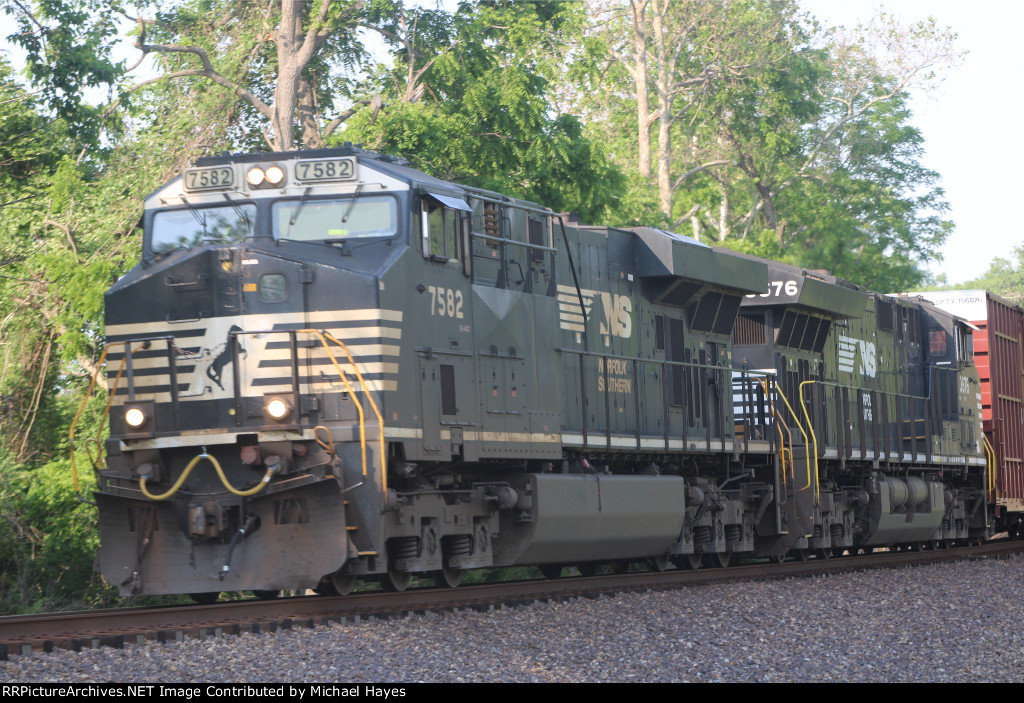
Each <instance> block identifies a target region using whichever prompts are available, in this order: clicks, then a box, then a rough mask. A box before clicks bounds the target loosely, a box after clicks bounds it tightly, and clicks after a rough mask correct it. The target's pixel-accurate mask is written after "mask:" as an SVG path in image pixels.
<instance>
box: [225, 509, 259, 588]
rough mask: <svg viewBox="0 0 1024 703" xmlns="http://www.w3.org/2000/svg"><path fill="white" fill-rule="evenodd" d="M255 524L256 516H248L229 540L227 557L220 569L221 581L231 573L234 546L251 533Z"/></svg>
mask: <svg viewBox="0 0 1024 703" xmlns="http://www.w3.org/2000/svg"><path fill="white" fill-rule="evenodd" d="M255 524H256V516H255V515H250V516H249V517H248V518H246V520H245V523H243V525H242V526H241V527H239V528H238V531H237V532H236V533H235V535H234V536H233V537H232V538H231V543H230V544H229V545H228V555H227V557H225V559H224V566H222V567H220V574H219V577H220V580H221V581H223V580H224V577H225V576H227V575H228V572H229V571H231V555H232V554H234V553H235V545H236V544H238V543H239V542H241V541H242V540H243V539H245V536H246V535H247V534H249V533H250V532H251V531H252V528H253V526H254V525H255Z"/></svg>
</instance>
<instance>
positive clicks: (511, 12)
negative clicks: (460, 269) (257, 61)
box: [338, 3, 624, 222]
mask: <svg viewBox="0 0 1024 703" xmlns="http://www.w3.org/2000/svg"><path fill="white" fill-rule="evenodd" d="M574 10H575V7H574V6H572V5H571V4H568V3H484V4H480V5H473V4H469V3H464V4H463V5H462V6H461V7H460V9H459V12H457V13H456V14H455V15H454V16H452V15H448V14H446V13H442V12H424V13H422V14H420V15H418V16H417V17H415V18H414V20H413V21H410V22H409V23H408V24H409V25H410V26H411V25H413V24H414V25H415V27H416V32H417V34H416V35H415V36H411V37H409V38H408V41H409V42H410V44H413V43H414V46H415V53H414V54H413V62H412V64H410V63H409V60H408V59H409V53H408V51H406V49H405V48H403V49H402V50H401V51H396V53H395V56H394V58H395V66H394V68H393V69H391V70H389V71H382V72H381V73H380V74H379V75H378V76H377V82H378V86H379V89H380V90H381V92H382V93H383V94H384V96H385V107H384V109H383V110H381V112H380V113H379V114H376V115H374V114H373V113H370V112H363V113H360V114H359V115H357V116H356V117H354V118H353V119H352V120H350V121H349V123H348V125H347V128H346V129H345V131H344V132H343V133H341V135H340V136H339V137H338V140H339V141H340V140H341V139H342V138H343V139H344V140H349V141H360V142H362V143H363V144H364V146H367V147H369V148H371V149H375V150H378V151H383V152H386V153H392V154H398V155H401V156H404V157H405V158H407V159H409V160H410V161H411V162H412V163H413V165H414V166H416V167H417V168H420V169H422V170H424V171H426V172H427V173H430V174H432V175H434V176H437V177H438V178H442V179H445V180H452V181H457V182H460V183H466V184H468V185H473V186H477V187H480V188H486V189H489V190H494V191H499V192H502V193H506V194H509V195H515V196H519V197H523V198H527V199H530V200H534V201H536V202H539V203H542V204H544V205H546V206H548V207H551V208H552V209H554V210H556V211H565V210H571V211H573V212H575V213H577V214H579V215H580V216H581V217H582V218H583V219H584V220H586V221H589V222H606V221H608V218H609V217H610V216H611V214H612V212H613V211H614V209H615V207H616V205H615V202H614V199H615V197H616V195H617V194H618V193H619V192H620V191H621V190H622V186H623V184H624V181H623V177H622V176H621V174H620V172H619V170H618V169H616V168H615V167H614V166H612V165H611V164H610V162H609V161H608V160H607V158H606V156H605V154H604V153H603V151H602V150H601V149H599V148H597V145H596V144H595V143H594V142H593V141H592V140H590V139H587V138H585V137H584V136H583V127H582V124H581V123H580V121H579V119H577V118H576V117H574V116H572V115H567V114H561V115H556V114H555V113H554V110H553V107H552V103H551V99H550V96H549V91H550V89H551V88H550V85H551V84H550V78H549V77H550V75H551V74H552V73H553V72H555V71H556V70H558V66H557V65H556V63H557V62H556V60H555V58H554V57H552V56H551V55H549V54H547V53H546V52H544V51H542V50H540V48H541V47H543V46H544V45H545V44H546V43H548V42H550V41H554V40H555V38H556V37H557V35H558V33H559V32H561V31H565V28H566V27H567V26H568V25H570V24H571V23H572V22H573V21H575V19H574V14H573V11H574ZM403 51H405V53H402V52H403ZM421 71H422V73H421V74H420V75H419V77H418V78H417V77H415V76H416V75H417V73H419V72H421Z"/></svg>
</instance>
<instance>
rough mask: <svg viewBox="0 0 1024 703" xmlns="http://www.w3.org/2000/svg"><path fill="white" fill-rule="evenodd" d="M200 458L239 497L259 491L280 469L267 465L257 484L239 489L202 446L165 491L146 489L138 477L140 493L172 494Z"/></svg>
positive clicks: (149, 495) (150, 495) (162, 496)
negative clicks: (208, 463)
mask: <svg viewBox="0 0 1024 703" xmlns="http://www.w3.org/2000/svg"><path fill="white" fill-rule="evenodd" d="M202 459H209V460H210V463H211V464H213V468H214V469H215V470H216V471H217V475H218V476H220V482H221V483H223V484H224V487H225V488H227V489H228V490H229V491H231V492H232V493H234V494H235V495H236V496H239V497H241V498H248V497H249V496H254V495H256V494H257V493H259V492H260V491H262V490H263V489H264V487H266V485H267V484H268V483H270V477H271V476H273V475H274V474H275V473H277V472H278V471H280V469H281V465H280V464H274V465H272V466H268V467H267V472H266V473H265V474H263V479H262V480H261V481H260V482H259V483H258V484H256V485H255V486H253V487H252V488H250V489H249V490H247V491H240V490H238V489H237V488H235V487H234V486H232V485H231V483H230V482H229V481H228V477H227V476H225V475H224V469H222V468H221V466H220V462H219V461H217V458H216V457H214V456H210V455H209V454H207V453H206V448H205V447H204V448H203V452H202V454H199V455H198V456H196V457H195V458H194V459H192V461H190V462H189V463H188V466H186V467H185V470H184V471H182V472H181V476H179V477H178V480H177V481H175V482H174V485H173V486H171V488H170V490H169V491H167V492H166V493H162V494H160V495H155V494H153V493H150V492H149V491H148V490H146V477H145V476H143V477H142V478H140V479H139V490H140V491H142V495H144V496H146V497H147V498H149V499H150V500H167V499H168V498H170V497H171V496H172V495H174V494H175V493H177V492H178V489H180V488H181V486H182V484H183V483H185V479H187V478H188V475H189V474H190V473H192V469H194V468H195V467H196V464H198V463H199V461H200V460H202Z"/></svg>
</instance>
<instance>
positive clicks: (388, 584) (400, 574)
mask: <svg viewBox="0 0 1024 703" xmlns="http://www.w3.org/2000/svg"><path fill="white" fill-rule="evenodd" d="M410 583H412V574H410V573H409V572H408V571H395V570H393V569H388V572H387V573H386V574H381V576H380V585H381V588H383V589H384V590H385V591H393V592H395V593H401V592H402V591H404V590H406V589H407V588H409V584H410Z"/></svg>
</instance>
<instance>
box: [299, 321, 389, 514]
mask: <svg viewBox="0 0 1024 703" xmlns="http://www.w3.org/2000/svg"><path fill="white" fill-rule="evenodd" d="M297 332H298V333H300V334H312V335H314V336H316V337H317V338H318V339H319V340H320V343H321V344H322V345H323V347H324V350H325V351H326V352H327V356H328V357H329V358H330V360H331V363H332V364H334V369H335V370H336V371H337V372H338V375H339V376H340V377H341V380H342V382H343V383H344V384H345V388H347V389H348V392H349V394H350V395H351V396H352V397H353V398H354V397H355V395H356V394H355V390H354V389H353V388H352V384H351V383H349V380H348V377H347V376H346V375H345V372H344V371H343V370H342V368H341V365H340V364H339V363H338V360H337V359H336V358H335V356H334V353H333V352H332V351H331V348H330V345H329V344H327V342H328V341H331V342H333V343H335V344H337V345H338V346H339V347H341V349H342V351H343V352H345V356H346V357H347V358H348V361H349V363H350V364H351V365H352V369H353V370H354V371H355V374H356V378H357V379H358V380H359V385H360V386H361V387H362V389H363V395H365V396H366V398H367V399H368V400H369V401H370V407H371V408H373V413H374V415H376V416H377V426H378V428H379V432H380V435H379V441H380V483H381V495H382V496H383V499H384V500H387V490H388V478H387V457H386V456H384V454H385V444H384V418H383V416H382V415H381V414H380V409H379V408H378V407H377V403H376V401H374V399H373V394H372V393H370V389H369V387H368V386H367V384H366V380H365V379H364V378H363V374H362V373H361V372H360V371H359V365H358V364H356V361H355V359H354V358H352V352H350V351H349V348H348V347H347V346H346V345H345V343H344V342H342V341H341V340H340V339H338V338H337V337H335V336H334V335H332V334H331V333H329V332H327V331H326V330H313V329H304V330H297ZM355 406H356V410H357V412H358V413H359V447H360V451H361V453H362V466H363V476H366V416H365V412H364V411H363V404H362V403H356V404H355Z"/></svg>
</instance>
